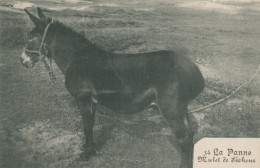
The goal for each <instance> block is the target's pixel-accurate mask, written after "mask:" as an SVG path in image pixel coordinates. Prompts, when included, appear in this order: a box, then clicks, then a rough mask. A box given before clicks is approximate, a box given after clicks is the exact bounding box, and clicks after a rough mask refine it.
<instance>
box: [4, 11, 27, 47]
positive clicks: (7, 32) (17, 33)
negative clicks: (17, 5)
mask: <svg viewBox="0 0 260 168" xmlns="http://www.w3.org/2000/svg"><path fill="white" fill-rule="evenodd" d="M0 17H1V32H0V33H1V34H0V45H1V47H2V48H3V49H4V48H5V49H14V48H16V47H20V46H21V45H24V44H25V42H26V39H27V34H28V31H29V29H28V27H27V26H28V20H26V19H25V17H24V16H23V15H17V14H15V13H13V12H7V11H0Z"/></svg>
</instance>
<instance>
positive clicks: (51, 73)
mask: <svg viewBox="0 0 260 168" xmlns="http://www.w3.org/2000/svg"><path fill="white" fill-rule="evenodd" d="M52 23H53V18H52V19H51V22H50V23H49V24H48V25H47V26H46V28H45V30H44V34H43V36H42V41H41V44H40V47H39V50H38V51H37V50H28V49H25V51H26V52H30V53H37V54H38V55H39V57H40V60H41V61H42V62H43V63H44V65H45V68H46V69H47V70H48V71H49V75H50V78H51V80H55V79H56V77H55V76H54V73H53V68H52V59H51V58H50V59H49V60H50V65H48V63H47V62H46V60H45V57H46V55H44V54H43V53H42V52H41V51H42V47H43V48H44V50H45V52H46V53H47V52H48V51H47V50H46V48H45V43H44V41H45V38H46V35H47V32H48V29H49V27H50V25H51V24H52Z"/></svg>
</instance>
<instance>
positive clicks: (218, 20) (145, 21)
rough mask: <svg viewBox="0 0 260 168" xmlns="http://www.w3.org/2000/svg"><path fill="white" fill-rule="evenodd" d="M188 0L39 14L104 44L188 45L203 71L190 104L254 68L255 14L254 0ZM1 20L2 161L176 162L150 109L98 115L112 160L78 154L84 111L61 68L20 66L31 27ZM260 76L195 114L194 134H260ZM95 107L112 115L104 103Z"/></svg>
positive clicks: (2, 14)
mask: <svg viewBox="0 0 260 168" xmlns="http://www.w3.org/2000/svg"><path fill="white" fill-rule="evenodd" d="M3 2H4V3H5V2H7V1H6V0H5V1H3ZM31 2H34V3H39V4H40V5H42V6H44V5H46V3H44V2H42V1H31ZM194 2H197V4H194ZM219 2H221V1H219ZM192 3H193V4H192ZM192 3H191V2H190V1H182V2H180V1H167V0H164V1H160V2H159V1H158V2H155V1H152V0H146V1H142V2H139V1H129V2H128V1H117V0H110V1H106V2H103V1H93V3H92V4H91V5H90V7H89V10H87V11H69V10H63V11H46V15H48V16H53V17H54V19H58V20H60V21H61V22H63V23H64V24H66V25H68V26H70V27H72V28H74V29H75V30H77V31H79V32H84V34H85V36H86V37H87V38H88V39H90V40H91V41H92V42H93V43H95V44H97V45H99V46H101V47H103V48H104V49H106V50H109V51H113V52H120V53H136V52H144V51H151V50H158V49H172V50H179V51H180V52H186V53H187V55H188V56H189V57H190V58H191V59H192V60H193V61H194V62H195V63H196V64H198V66H199V67H200V69H201V70H202V72H203V75H204V77H205V79H206V88H205V90H204V92H203V93H202V94H201V95H200V96H199V97H198V98H197V99H196V100H195V101H194V102H192V104H191V105H190V107H189V108H190V109H195V108H198V107H201V106H203V105H207V104H209V103H211V102H215V101H216V100H219V99H220V98H223V97H225V96H227V95H228V94H230V93H231V92H232V91H233V90H235V88H236V87H237V86H239V85H240V84H242V83H244V82H245V81H247V80H248V79H249V78H250V77H251V75H252V74H253V73H254V72H255V71H256V69H257V67H258V64H259V63H260V48H259V46H260V30H259V26H260V21H259V19H258V18H259V12H258V10H259V3H258V2H257V1H256V2H255V4H251V3H231V2H229V3H228V2H227V1H225V3H213V2H209V1H199V2H198V1H193V2H192ZM198 4H199V5H198ZM48 5H50V3H49V4H48ZM53 5H54V4H53ZM74 5H75V4H74ZM196 5H197V6H196ZM50 6H51V5H50ZM190 6H192V7H193V8H191V7H190ZM31 11H35V8H33V9H32V10H31ZM0 18H1V26H0V33H1V36H0V44H1V45H0V47H1V48H0V55H1V57H0V59H1V62H0V70H1V71H0V74H1V76H0V77H1V80H0V82H1V83H0V85H1V111H0V112H1V113H0V114H1V127H0V133H1V139H0V143H1V160H2V161H1V164H2V167H149V168H150V167H155V168H156V167H165V168H167V167H176V168H177V167H178V164H179V161H180V156H179V154H178V152H177V151H176V149H175V145H176V144H174V142H173V143H170V140H169V138H170V137H171V132H170V130H169V128H168V126H167V124H166V123H165V120H164V119H163V117H162V116H161V115H160V114H159V113H158V112H155V111H145V112H142V113H140V114H135V115H127V116H125V115H120V116H118V115H116V117H117V118H120V119H121V120H122V121H121V122H119V124H118V123H117V124H115V123H114V122H113V121H111V120H107V119H105V118H102V117H97V119H96V123H95V128H94V129H95V138H94V141H95V145H96V148H97V149H98V150H99V151H101V152H103V153H107V154H109V155H112V156H114V158H109V157H104V156H96V157H94V158H92V159H90V160H89V161H88V162H79V161H78V160H77V158H78V156H79V153H80V151H81V145H82V143H83V134H82V130H81V119H80V115H79V113H78V111H77V108H76V107H75V103H74V102H73V99H72V98H71V97H70V96H69V94H68V93H67V91H66V90H65V88H64V84H63V83H64V78H63V75H62V74H61V73H60V71H59V70H58V69H57V67H55V74H56V76H57V77H58V80H57V81H56V82H55V83H51V81H50V80H49V77H48V74H47V73H46V70H45V69H44V66H43V65H41V64H39V65H38V66H36V67H35V68H34V69H25V68H23V67H22V66H21V65H20V60H19V56H20V54H21V49H22V48H23V46H24V42H25V40H26V38H27V37H26V34H27V33H28V31H29V30H30V29H31V28H32V26H33V25H32V23H30V21H29V19H28V17H27V16H26V15H25V14H24V12H23V11H22V10H17V9H10V8H7V7H1V11H0ZM259 76H260V75H258V76H257V77H256V79H255V80H254V81H253V82H252V83H250V84H249V85H248V86H247V87H246V88H243V89H241V90H240V91H239V92H238V93H237V94H236V95H235V96H233V97H232V98H231V99H229V100H228V101H226V102H224V103H222V104H220V105H217V106H215V107H212V108H210V109H207V110H205V111H203V112H201V113H198V114H195V116H196V118H197V119H198V121H199V131H198V133H197V134H196V137H195V140H194V141H197V140H199V139H200V138H202V137H260V113H259V112H260V95H259V93H260V78H259ZM99 114H105V115H108V116H114V113H113V112H111V111H109V110H107V109H105V108H103V107H100V108H99ZM124 128H127V129H126V130H125V129H124ZM109 132H110V133H109ZM2 135H3V136H2ZM131 135H132V136H131ZM118 156H120V158H118ZM10 158H12V159H10ZM124 159H129V160H124ZM146 159H147V160H148V161H146V162H145V161H144V160H146ZM139 161H140V162H139Z"/></svg>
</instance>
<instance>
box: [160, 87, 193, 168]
mask: <svg viewBox="0 0 260 168" xmlns="http://www.w3.org/2000/svg"><path fill="white" fill-rule="evenodd" d="M158 104H159V106H160V109H161V111H162V114H163V115H164V116H165V118H166V119H167V121H168V123H169V125H170V127H171V129H172V132H173V134H174V135H175V136H176V138H177V139H178V142H179V147H180V148H179V150H180V153H181V155H182V161H181V168H191V167H192V154H193V131H192V129H191V127H190V125H189V124H191V123H190V122H189V119H188V116H187V105H188V102H187V101H185V100H181V99H180V93H179V88H178V83H177V82H176V83H173V84H172V85H169V86H167V87H165V88H164V89H163V91H161V92H160V93H159V95H158Z"/></svg>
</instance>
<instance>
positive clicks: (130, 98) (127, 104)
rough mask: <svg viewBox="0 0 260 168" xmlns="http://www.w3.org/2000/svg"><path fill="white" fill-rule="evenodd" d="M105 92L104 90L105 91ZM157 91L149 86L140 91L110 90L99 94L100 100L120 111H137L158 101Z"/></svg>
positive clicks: (103, 103)
mask: <svg viewBox="0 0 260 168" xmlns="http://www.w3.org/2000/svg"><path fill="white" fill-rule="evenodd" d="M103 92H104V91H103ZM156 97H157V91H156V89H155V88H148V89H146V90H145V91H142V92H138V93H134V92H131V93H127V94H126V93H120V92H114V93H113V92H112V91H111V92H110V93H109V92H108V91H107V93H105V92H104V94H99V95H98V102H99V103H100V104H101V105H103V106H106V107H108V108H110V109H111V110H113V111H115V112H118V113H136V112H141V111H142V110H144V109H145V108H147V107H148V106H149V105H150V104H151V103H154V102H156Z"/></svg>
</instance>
